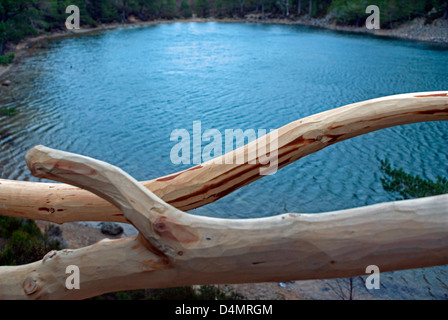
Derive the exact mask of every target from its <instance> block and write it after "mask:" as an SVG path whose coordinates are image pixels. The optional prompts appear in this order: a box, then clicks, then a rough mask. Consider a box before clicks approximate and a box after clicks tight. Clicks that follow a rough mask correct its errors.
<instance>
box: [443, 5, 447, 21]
mask: <svg viewBox="0 0 448 320" xmlns="http://www.w3.org/2000/svg"><path fill="white" fill-rule="evenodd" d="M443 19H448V1H447V2H445V14H444V15H443Z"/></svg>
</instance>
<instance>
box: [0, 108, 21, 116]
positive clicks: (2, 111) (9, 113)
mask: <svg viewBox="0 0 448 320" xmlns="http://www.w3.org/2000/svg"><path fill="white" fill-rule="evenodd" d="M16 114H17V108H16V107H11V108H4V109H0V115H4V116H8V117H12V116H15V115H16Z"/></svg>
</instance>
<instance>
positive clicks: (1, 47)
mask: <svg viewBox="0 0 448 320" xmlns="http://www.w3.org/2000/svg"><path fill="white" fill-rule="evenodd" d="M5 43H6V41H5V38H1V40H0V56H3V55H4V54H5V49H6V44H5Z"/></svg>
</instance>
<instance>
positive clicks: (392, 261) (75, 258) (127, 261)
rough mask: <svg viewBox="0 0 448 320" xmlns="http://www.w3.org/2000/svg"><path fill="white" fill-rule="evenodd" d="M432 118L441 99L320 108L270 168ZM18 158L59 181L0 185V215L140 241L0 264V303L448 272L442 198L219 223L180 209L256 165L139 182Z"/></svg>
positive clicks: (54, 155)
mask: <svg viewBox="0 0 448 320" xmlns="http://www.w3.org/2000/svg"><path fill="white" fill-rule="evenodd" d="M440 120H448V92H445V91H444V92H425V93H411V94H403V95H395V96H389V97H384V98H379V99H374V100H369V101H364V102H359V103H355V104H351V105H347V106H344V107H340V108H337V109H332V110H329V111H325V112H322V113H319V114H316V115H312V116H309V117H306V118H303V119H301V120H297V121H295V122H292V123H290V124H288V125H286V126H284V127H281V128H279V129H278V130H276V132H275V134H277V136H278V149H277V151H278V167H279V168H281V167H283V166H286V165H287V164H290V163H292V162H294V161H296V160H298V159H300V158H302V157H304V156H306V155H309V154H311V153H314V152H316V151H318V150H321V149H323V148H325V147H326V146H329V145H331V144H334V143H336V142H339V141H343V140H346V139H349V138H352V137H355V136H358V135H361V134H365V133H368V132H372V131H375V130H379V129H382V128H387V127H391V126H396V125H402V124H409V123H415V122H424V121H440ZM271 134H272V133H271ZM267 141H269V140H268V139H267ZM251 143H252V144H255V146H256V145H257V144H256V143H257V141H253V142H251ZM249 150H251V144H249V145H246V146H244V147H242V148H239V149H237V150H235V151H232V153H233V154H232V156H235V157H236V156H237V155H239V154H241V153H243V154H244V155H245V156H246V158H247V156H248V153H249ZM268 150H269V148H268ZM225 156H229V155H223V156H222V157H225ZM26 161H27V164H28V166H29V168H30V170H31V172H32V173H33V175H35V176H37V177H42V178H48V179H52V180H56V181H59V182H63V183H67V184H52V183H34V182H21V181H10V180H0V214H1V215H8V216H15V217H23V218H29V219H38V220H47V221H52V222H56V223H64V222H69V221H117V222H126V223H131V224H133V225H134V226H135V227H136V228H137V229H138V231H139V235H138V236H135V237H129V238H124V239H120V240H103V241H100V242H98V243H96V244H94V245H92V246H88V247H84V248H80V249H77V250H61V251H57V252H56V251H53V252H50V253H48V254H47V255H46V256H45V257H44V258H43V259H42V260H41V261H37V262H34V263H31V264H27V265H22V266H3V267H0V298H1V299H7V298H9V299H82V298H87V297H91V296H95V295H99V294H102V293H105V292H113V291H119V290H129V289H139V288H162V287H175V286H183V285H193V284H218V283H247V282H266V281H287V280H303V279H322V278H337V277H350V276H355V275H362V274H365V270H366V267H367V266H369V265H377V266H378V267H379V268H380V270H381V271H382V272H385V271H392V270H400V269H410V268H421V267H430V266H436V265H443V264H448V195H440V196H434V197H427V198H421V199H414V200H405V201H395V202H389V203H382V204H376V205H372V206H367V207H361V208H354V209H347V210H341V211H335V212H326V213H320V214H296V213H287V214H283V215H278V216H273V217H268V218H258V219H218V218H210V217H202V216H195V215H191V214H188V213H186V212H184V211H185V210H189V209H193V208H197V207H200V206H202V205H206V204H208V203H211V202H213V201H215V200H217V199H219V198H221V197H223V196H225V195H227V194H229V193H231V192H232V191H234V190H236V189H238V188H240V187H242V186H244V185H248V184H250V183H251V182H253V181H255V180H257V179H259V178H260V177H262V175H260V174H259V168H260V164H249V163H243V164H224V163H225V162H224V161H222V162H221V163H223V164H217V162H219V161H216V159H215V160H214V161H213V160H212V161H208V162H205V163H203V164H201V165H198V166H196V167H193V168H191V169H188V170H185V171H181V172H178V173H175V174H171V175H168V176H165V177H161V178H158V179H155V180H151V181H145V182H142V183H140V182H137V181H136V180H135V179H133V178H132V177H131V176H129V175H128V174H126V173H125V172H123V171H122V170H121V169H119V168H117V167H114V166H112V165H110V164H107V163H105V162H101V161H98V160H95V159H91V158H88V157H84V156H81V155H77V154H72V153H67V152H63V151H58V150H53V149H49V148H46V147H43V146H37V147H35V148H33V149H32V150H30V151H29V152H28V153H27V155H26ZM68 184H69V185H68ZM89 191H90V192H89ZM69 265H76V266H78V267H79V269H80V274H81V282H80V289H73V290H68V289H67V288H66V286H65V280H66V277H67V275H66V273H65V271H66V267H67V266H69Z"/></svg>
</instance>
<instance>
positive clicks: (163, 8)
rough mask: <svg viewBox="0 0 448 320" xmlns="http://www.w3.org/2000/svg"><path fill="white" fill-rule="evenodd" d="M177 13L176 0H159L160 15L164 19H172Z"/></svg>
mask: <svg viewBox="0 0 448 320" xmlns="http://www.w3.org/2000/svg"><path fill="white" fill-rule="evenodd" d="M177 16H178V15H177V3H176V0H161V2H160V17H161V18H164V19H173V18H176V17H177Z"/></svg>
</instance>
